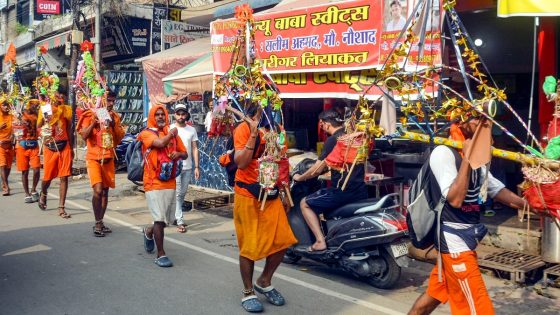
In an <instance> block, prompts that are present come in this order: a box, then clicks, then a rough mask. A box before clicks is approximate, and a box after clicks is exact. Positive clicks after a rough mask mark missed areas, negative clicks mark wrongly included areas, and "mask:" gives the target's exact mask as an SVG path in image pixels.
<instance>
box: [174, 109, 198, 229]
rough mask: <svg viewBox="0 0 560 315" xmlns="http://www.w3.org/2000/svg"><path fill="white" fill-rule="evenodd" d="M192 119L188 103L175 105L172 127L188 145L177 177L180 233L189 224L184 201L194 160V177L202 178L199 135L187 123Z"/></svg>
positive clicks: (177, 215) (176, 215)
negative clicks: (186, 220) (184, 217)
mask: <svg viewBox="0 0 560 315" xmlns="http://www.w3.org/2000/svg"><path fill="white" fill-rule="evenodd" d="M189 119H190V114H189V112H188V111H187V105H185V104H181V103H179V104H177V105H175V123H174V124H172V125H171V127H170V128H171V129H173V128H177V130H178V131H179V137H181V140H182V141H183V144H184V145H185V147H187V154H188V156H187V158H186V159H185V160H183V171H182V172H181V175H180V176H177V178H176V179H175V180H176V181H177V188H176V191H177V208H176V211H175V219H176V220H177V231H178V232H180V233H185V232H186V231H187V225H186V224H185V221H184V220H183V202H184V201H185V195H186V194H187V188H188V187H189V183H190V180H191V177H192V175H193V162H194V178H195V179H197V180H198V179H199V178H200V171H199V168H198V166H199V164H198V162H199V159H198V145H197V142H198V136H197V135H196V129H194V128H193V127H192V126H189V125H187V121H188V120H189Z"/></svg>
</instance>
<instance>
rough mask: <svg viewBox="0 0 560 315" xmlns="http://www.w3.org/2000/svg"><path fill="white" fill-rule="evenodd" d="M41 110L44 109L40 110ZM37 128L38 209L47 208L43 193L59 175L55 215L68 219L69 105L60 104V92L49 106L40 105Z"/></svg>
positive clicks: (69, 173)
mask: <svg viewBox="0 0 560 315" xmlns="http://www.w3.org/2000/svg"><path fill="white" fill-rule="evenodd" d="M43 111H45V112H43ZM37 127H38V128H40V130H41V137H42V139H43V147H44V150H43V173H44V174H43V181H42V182H41V193H40V196H39V208H40V209H41V210H46V209H47V193H48V189H49V187H50V185H51V181H52V180H53V179H55V178H57V177H58V178H60V189H59V199H58V215H59V216H60V217H61V218H63V219H68V218H70V214H68V213H66V210H65V206H64V205H65V203H66V193H67V192H68V177H69V176H70V175H71V174H72V156H73V152H72V144H73V138H72V137H73V134H72V131H71V128H72V107H70V106H68V105H64V99H63V98H62V95H61V94H59V93H56V95H55V96H54V97H53V98H52V99H51V108H50V110H48V106H42V107H41V110H39V117H38V118H37Z"/></svg>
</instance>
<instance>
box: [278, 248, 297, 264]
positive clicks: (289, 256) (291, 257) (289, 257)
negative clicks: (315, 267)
mask: <svg viewBox="0 0 560 315" xmlns="http://www.w3.org/2000/svg"><path fill="white" fill-rule="evenodd" d="M300 259H301V256H298V255H296V254H294V251H293V250H292V249H291V248H288V250H287V251H286V254H284V258H283V259H282V261H283V262H284V263H285V264H290V265H293V264H295V263H297V262H298V261H299V260H300Z"/></svg>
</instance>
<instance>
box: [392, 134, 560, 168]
mask: <svg viewBox="0 0 560 315" xmlns="http://www.w3.org/2000/svg"><path fill="white" fill-rule="evenodd" d="M400 138H404V139H409V140H413V141H419V142H425V143H431V141H430V136H428V135H426V134H422V133H416V132H409V131H404V132H402V133H401V135H400ZM433 143H434V144H440V145H445V146H448V147H452V148H455V149H462V148H463V143H462V142H460V141H455V140H451V139H448V138H442V137H434V138H433ZM492 156H495V157H498V158H502V159H506V160H510V161H514V162H518V163H522V164H528V165H543V166H545V167H547V168H549V169H551V170H553V171H559V170H560V162H559V161H555V160H549V159H542V158H538V157H535V156H531V155H527V154H523V153H519V152H512V151H506V150H502V149H497V148H494V147H492Z"/></svg>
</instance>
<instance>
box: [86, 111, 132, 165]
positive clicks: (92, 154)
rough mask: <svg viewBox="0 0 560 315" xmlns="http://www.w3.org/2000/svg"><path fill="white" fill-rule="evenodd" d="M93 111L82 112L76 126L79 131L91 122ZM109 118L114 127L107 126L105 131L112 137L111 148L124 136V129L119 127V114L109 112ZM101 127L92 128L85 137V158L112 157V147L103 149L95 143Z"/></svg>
mask: <svg viewBox="0 0 560 315" xmlns="http://www.w3.org/2000/svg"><path fill="white" fill-rule="evenodd" d="M94 115H95V113H93V111H91V110H88V111H86V112H85V113H83V114H82V116H81V117H80V121H78V126H77V127H76V130H78V131H81V130H82V129H83V128H85V127H88V126H89V125H91V124H92V123H93V120H94ZM111 118H112V119H113V121H114V122H115V124H114V127H109V128H107V131H108V132H109V133H110V134H111V136H112V137H113V148H114V147H116V146H117V145H118V144H119V143H120V142H121V140H122V138H123V136H124V130H123V129H122V127H121V119H120V117H119V115H117V114H116V113H115V112H111ZM100 132H101V129H100V128H99V127H95V128H93V130H92V132H91V134H90V135H89V137H88V138H87V139H86V144H87V154H86V159H87V160H101V159H109V158H113V156H114V150H113V149H104V148H102V147H100V146H98V145H97V140H98V139H99V138H100V135H99V133H100Z"/></svg>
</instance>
